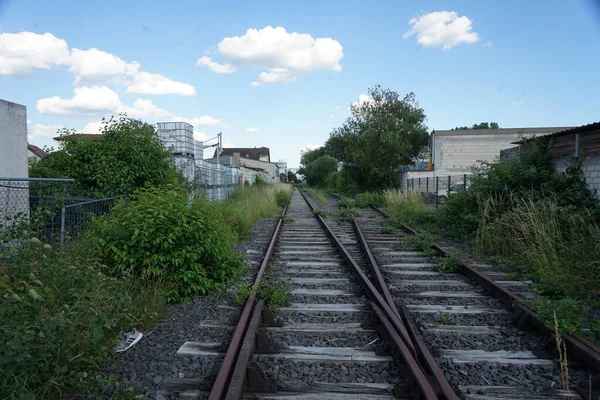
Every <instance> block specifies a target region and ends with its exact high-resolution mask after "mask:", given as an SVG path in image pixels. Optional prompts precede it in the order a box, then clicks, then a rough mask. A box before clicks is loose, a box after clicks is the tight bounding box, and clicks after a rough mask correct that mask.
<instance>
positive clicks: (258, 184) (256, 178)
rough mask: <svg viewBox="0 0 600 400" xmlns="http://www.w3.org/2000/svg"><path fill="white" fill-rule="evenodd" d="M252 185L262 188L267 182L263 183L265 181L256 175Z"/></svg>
mask: <svg viewBox="0 0 600 400" xmlns="http://www.w3.org/2000/svg"><path fill="white" fill-rule="evenodd" d="M254 184H255V185H256V186H264V185H266V184H267V182H265V180H264V178H263V177H262V176H260V175H256V177H255V178H254Z"/></svg>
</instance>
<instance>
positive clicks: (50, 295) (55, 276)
mask: <svg viewBox="0 0 600 400" xmlns="http://www.w3.org/2000/svg"><path fill="white" fill-rule="evenodd" d="M17 225H19V224H16V225H15V224H13V225H11V227H10V228H9V229H4V228H2V226H1V225H0V398H3V399H13V398H23V399H25V398H26V399H36V398H38V399H58V398H67V397H73V398H75V396H74V395H73V396H71V394H73V393H91V394H96V393H97V394H98V395H102V393H103V391H104V390H105V389H106V388H107V387H108V386H109V385H111V383H112V381H111V378H109V377H108V376H106V375H105V374H104V373H103V372H102V371H103V367H104V366H105V365H104V364H103V363H104V360H105V358H106V357H108V356H110V355H111V354H112V351H113V350H112V349H113V347H114V346H115V345H116V338H117V333H118V332H119V331H121V330H124V331H128V330H130V329H131V328H132V327H135V328H137V329H140V330H144V329H147V328H149V327H151V326H152V325H153V324H154V323H156V321H157V320H158V319H159V318H160V315H161V313H162V311H163V308H164V305H165V301H164V298H163V297H162V296H161V295H160V293H159V291H158V290H157V289H156V288H155V287H153V286H146V285H144V284H142V283H139V282H138V281H137V280H133V279H130V278H128V277H127V278H125V279H116V278H111V277H108V276H106V275H104V274H102V273H101V272H99V270H100V268H101V267H100V266H99V265H97V264H96V263H95V262H94V261H92V260H89V259H84V258H79V257H75V256H72V255H70V254H62V255H61V254H60V252H59V251H56V250H55V249H54V248H52V247H51V246H50V245H48V244H45V245H42V243H41V242H40V241H39V240H38V239H36V238H34V237H32V236H31V233H30V232H29V227H28V226H27V225H24V224H21V225H20V229H15V228H16V226H17ZM8 243H10V244H8Z"/></svg>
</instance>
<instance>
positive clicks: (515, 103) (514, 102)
mask: <svg viewBox="0 0 600 400" xmlns="http://www.w3.org/2000/svg"><path fill="white" fill-rule="evenodd" d="M512 104H513V105H515V106H522V105H523V104H525V102H524V101H523V100H515V101H513V102H512Z"/></svg>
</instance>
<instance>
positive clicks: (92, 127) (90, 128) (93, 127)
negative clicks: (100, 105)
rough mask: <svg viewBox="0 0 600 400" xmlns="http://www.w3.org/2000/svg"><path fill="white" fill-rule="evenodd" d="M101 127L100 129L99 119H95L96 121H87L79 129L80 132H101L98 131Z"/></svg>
mask: <svg viewBox="0 0 600 400" xmlns="http://www.w3.org/2000/svg"><path fill="white" fill-rule="evenodd" d="M101 129H102V122H100V121H97V122H88V123H87V124H85V126H84V127H83V128H82V129H81V132H82V133H101V132H100V130H101Z"/></svg>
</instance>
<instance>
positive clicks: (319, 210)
mask: <svg viewBox="0 0 600 400" xmlns="http://www.w3.org/2000/svg"><path fill="white" fill-rule="evenodd" d="M313 214H314V215H316V216H319V217H321V218H327V215H329V214H328V213H327V211H325V210H323V209H322V208H316V209H315V210H314V211H313Z"/></svg>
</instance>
